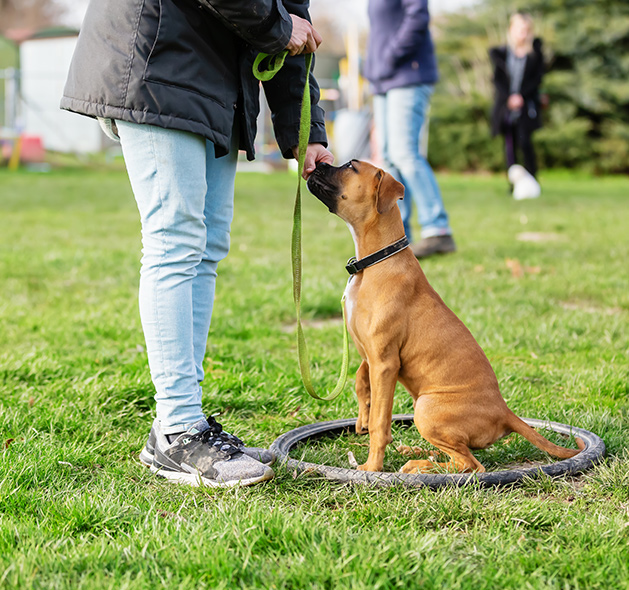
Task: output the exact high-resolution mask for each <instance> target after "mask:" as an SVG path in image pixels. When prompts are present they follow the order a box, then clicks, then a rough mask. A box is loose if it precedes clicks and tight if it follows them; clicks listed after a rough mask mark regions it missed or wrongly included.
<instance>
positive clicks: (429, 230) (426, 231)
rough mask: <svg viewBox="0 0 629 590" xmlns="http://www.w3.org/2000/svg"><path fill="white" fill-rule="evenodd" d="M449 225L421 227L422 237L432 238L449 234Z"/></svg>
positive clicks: (450, 231) (450, 230)
mask: <svg viewBox="0 0 629 590" xmlns="http://www.w3.org/2000/svg"><path fill="white" fill-rule="evenodd" d="M451 235H452V229H450V227H422V238H434V237H437V236H451Z"/></svg>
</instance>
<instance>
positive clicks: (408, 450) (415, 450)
mask: <svg viewBox="0 0 629 590" xmlns="http://www.w3.org/2000/svg"><path fill="white" fill-rule="evenodd" d="M395 450H396V451H397V452H398V453H400V455H404V456H405V457H415V456H417V455H430V456H431V457H432V456H433V455H434V454H435V452H434V451H432V450H430V449H422V448H421V447H409V446H408V445H398V446H397V447H396V448H395Z"/></svg>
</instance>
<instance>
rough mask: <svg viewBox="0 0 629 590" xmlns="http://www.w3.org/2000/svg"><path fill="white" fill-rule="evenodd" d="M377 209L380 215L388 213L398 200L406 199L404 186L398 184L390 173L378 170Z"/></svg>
mask: <svg viewBox="0 0 629 590" xmlns="http://www.w3.org/2000/svg"><path fill="white" fill-rule="evenodd" d="M376 182H377V183H378V185H377V187H376V208H377V209H378V213H380V214H381V215H382V213H386V212H387V211H389V210H390V209H391V208H392V207H393V205H395V203H396V201H397V200H398V199H401V198H403V197H404V185H403V184H402V183H401V182H398V181H397V180H395V178H393V176H391V175H390V174H389V173H388V172H385V171H384V170H378V172H376Z"/></svg>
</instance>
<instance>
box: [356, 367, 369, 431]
mask: <svg viewBox="0 0 629 590" xmlns="http://www.w3.org/2000/svg"><path fill="white" fill-rule="evenodd" d="M356 398H357V399H358V419H357V420H356V433H357V434H367V432H369V408H370V406H371V385H370V383H369V364H368V363H367V361H363V362H362V363H361V364H360V367H359V368H358V371H357V372H356Z"/></svg>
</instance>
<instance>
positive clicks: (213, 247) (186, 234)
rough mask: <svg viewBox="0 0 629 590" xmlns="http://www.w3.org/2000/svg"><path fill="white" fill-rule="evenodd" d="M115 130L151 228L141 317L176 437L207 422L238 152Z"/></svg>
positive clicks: (175, 136) (154, 133)
mask: <svg viewBox="0 0 629 590" xmlns="http://www.w3.org/2000/svg"><path fill="white" fill-rule="evenodd" d="M116 125H117V127H118V134H119V136H120V140H121V143H122V151H123V155H124V159H125V163H126V166H127V171H128V174H129V180H130V182H131V187H132V189H133V193H134V195H135V199H136V202H137V205H138V210H139V212H140V219H141V221H142V254H143V256H142V268H141V271H140V295H139V300H140V317H141V320H142V327H143V329H144V336H145V338H146V350H147V354H148V360H149V367H150V370H151V377H152V379H153V383H154V385H155V390H156V393H155V401H156V402H157V418H158V419H159V421H160V424H161V427H162V431H163V432H164V433H165V434H173V433H176V432H182V431H184V430H186V429H187V428H188V426H190V425H192V424H194V423H195V422H197V421H198V420H200V419H201V418H203V417H204V414H203V411H202V409H201V386H200V382H201V381H202V380H203V376H204V373H203V357H204V356H205V350H206V345H207V339H208V332H209V329H210V319H211V316H212V307H213V303H214V288H215V284H216V267H217V265H218V263H219V261H220V260H222V259H223V258H224V257H225V256H226V255H227V252H228V250H229V231H230V226H231V221H232V217H233V209H234V206H233V203H234V179H235V176H236V161H237V157H238V150H237V148H236V147H235V146H234V145H233V146H232V150H231V152H230V153H229V154H228V155H227V156H224V157H222V158H218V159H217V158H215V153H214V144H213V143H211V142H209V141H207V140H206V139H204V138H203V137H200V136H198V135H194V134H192V133H187V132H184V131H176V130H172V129H162V128H160V127H154V126H152V125H137V124H135V123H127V122H124V121H117V122H116ZM234 136H235V137H236V136H237V134H236V133H235V134H234Z"/></svg>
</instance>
